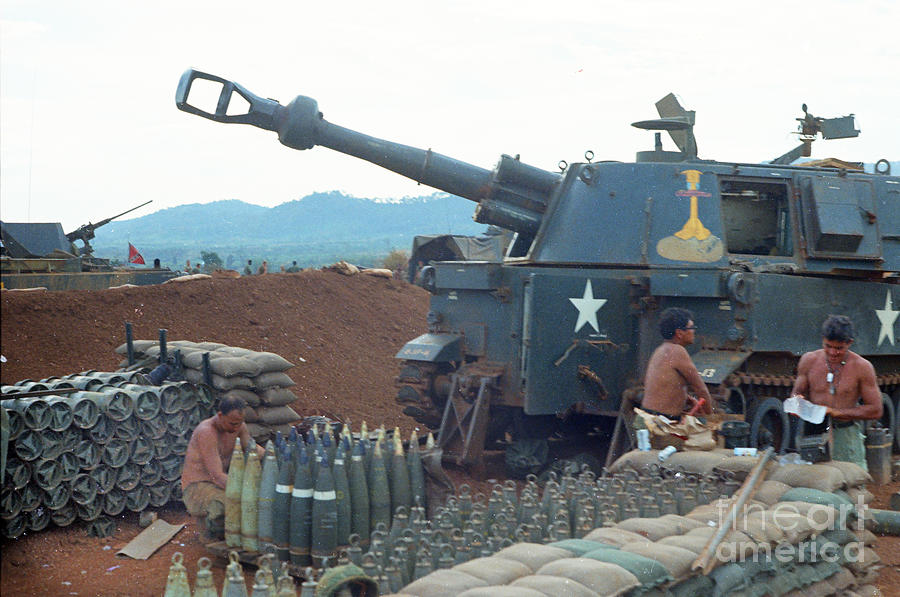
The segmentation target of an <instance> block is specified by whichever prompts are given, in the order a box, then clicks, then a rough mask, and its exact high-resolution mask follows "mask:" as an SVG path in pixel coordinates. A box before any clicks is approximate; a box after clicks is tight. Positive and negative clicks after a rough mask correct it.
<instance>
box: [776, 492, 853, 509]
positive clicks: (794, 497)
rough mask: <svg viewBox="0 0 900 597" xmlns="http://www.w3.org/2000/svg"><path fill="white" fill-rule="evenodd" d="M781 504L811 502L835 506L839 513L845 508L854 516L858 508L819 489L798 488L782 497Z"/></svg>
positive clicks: (843, 498) (846, 500) (844, 499)
mask: <svg viewBox="0 0 900 597" xmlns="http://www.w3.org/2000/svg"><path fill="white" fill-rule="evenodd" d="M779 502H809V503H811V504H824V505H826V506H833V507H834V508H837V509H838V511H841V508H843V509H844V511H845V512H848V513H850V514H851V515H854V516H855V515H856V507H855V506H854V505H853V502H851V501H850V500H849V499H847V498H846V497H843V496H840V495H837V494H834V493H831V492H827V491H820V490H818V489H810V488H805V487H796V488H794V489H791V490H790V491H786V492H785V493H784V495H782V496H781V499H780V500H779Z"/></svg>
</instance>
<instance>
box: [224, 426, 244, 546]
mask: <svg viewBox="0 0 900 597" xmlns="http://www.w3.org/2000/svg"><path fill="white" fill-rule="evenodd" d="M243 487H244V453H243V452H242V451H241V440H240V438H235V440H234V450H233V451H232V452H231V463H230V464H229V466H228V482H227V483H226V484H225V545H227V546H228V547H240V546H241V493H242V491H243Z"/></svg>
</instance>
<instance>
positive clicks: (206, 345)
mask: <svg viewBox="0 0 900 597" xmlns="http://www.w3.org/2000/svg"><path fill="white" fill-rule="evenodd" d="M196 346H197V348H199V349H201V350H208V351H213V350H219V349H220V348H225V345H224V344H222V343H220V342H197V343H196Z"/></svg>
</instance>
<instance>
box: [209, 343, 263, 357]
mask: <svg viewBox="0 0 900 597" xmlns="http://www.w3.org/2000/svg"><path fill="white" fill-rule="evenodd" d="M215 352H217V353H219V354H226V355H229V356H232V357H248V356H250V355H252V354H256V352H255V351H253V350H250V349H249V348H241V347H240V346H222V347H220V348H217V349H216V350H215Z"/></svg>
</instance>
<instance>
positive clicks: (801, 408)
mask: <svg viewBox="0 0 900 597" xmlns="http://www.w3.org/2000/svg"><path fill="white" fill-rule="evenodd" d="M825 410H826V409H825V407H824V406H820V405H818V404H813V403H812V402H810V401H809V400H807V399H806V398H803V397H802V396H791V397H790V398H788V399H787V400H785V401H784V412H786V413H788V414H792V415H797V416H798V417H800V418H801V419H803V420H804V421H809V422H810V423H814V424H819V423H821V422H822V421H824V420H825Z"/></svg>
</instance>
